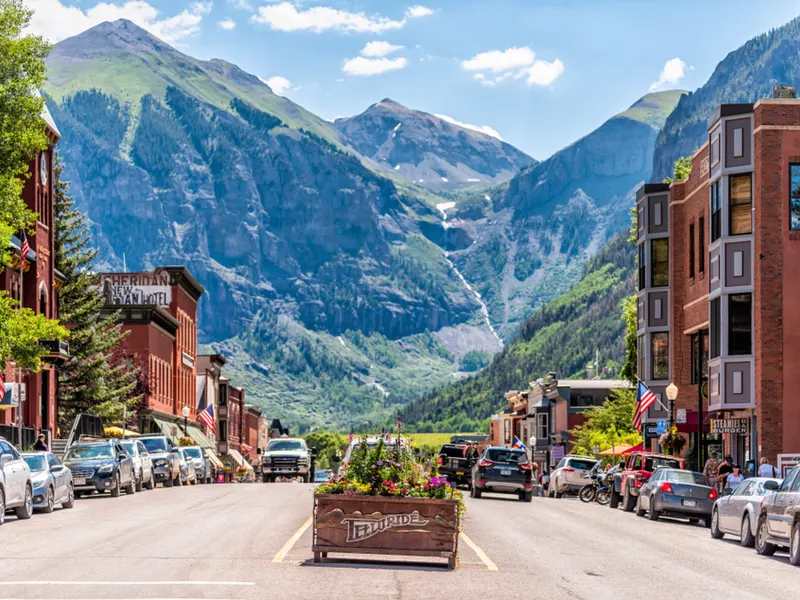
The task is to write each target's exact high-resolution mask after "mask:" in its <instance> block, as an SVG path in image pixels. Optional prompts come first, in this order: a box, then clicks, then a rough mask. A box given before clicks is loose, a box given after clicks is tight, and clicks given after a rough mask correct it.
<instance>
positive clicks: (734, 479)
mask: <svg viewBox="0 0 800 600" xmlns="http://www.w3.org/2000/svg"><path fill="white" fill-rule="evenodd" d="M743 481H744V475H742V469H741V467H740V466H739V465H733V472H732V473H730V474H729V475H728V477H727V478H726V480H725V487H726V488H730V489H732V490H734V489H736V487H737V486H738V485H739V484H740V483H742V482H743Z"/></svg>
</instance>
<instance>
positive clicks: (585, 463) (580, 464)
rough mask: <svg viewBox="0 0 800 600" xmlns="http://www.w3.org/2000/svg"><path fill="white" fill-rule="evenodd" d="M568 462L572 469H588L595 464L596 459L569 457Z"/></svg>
mask: <svg viewBox="0 0 800 600" xmlns="http://www.w3.org/2000/svg"><path fill="white" fill-rule="evenodd" d="M568 464H569V466H570V467H572V468H573V469H583V470H585V471H588V470H589V469H591V468H592V467H594V466H595V465H596V464H597V461H596V460H591V459H584V458H570V459H569V463H568Z"/></svg>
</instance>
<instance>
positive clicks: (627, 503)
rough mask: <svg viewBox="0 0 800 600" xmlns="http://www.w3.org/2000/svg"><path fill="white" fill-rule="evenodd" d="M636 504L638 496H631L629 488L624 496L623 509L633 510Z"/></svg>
mask: <svg viewBox="0 0 800 600" xmlns="http://www.w3.org/2000/svg"><path fill="white" fill-rule="evenodd" d="M635 505H636V496H631V495H630V494H629V493H628V490H627V489H626V490H625V495H624V496H623V497H622V510H624V511H625V512H633V507H634V506H635Z"/></svg>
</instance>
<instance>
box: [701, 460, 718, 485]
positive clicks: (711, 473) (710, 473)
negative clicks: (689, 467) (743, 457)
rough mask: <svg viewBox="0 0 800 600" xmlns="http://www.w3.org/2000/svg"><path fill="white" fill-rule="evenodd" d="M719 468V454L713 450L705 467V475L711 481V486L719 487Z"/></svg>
mask: <svg viewBox="0 0 800 600" xmlns="http://www.w3.org/2000/svg"><path fill="white" fill-rule="evenodd" d="M718 470H719V455H718V454H717V453H716V452H712V453H711V456H710V457H709V458H708V460H707V461H706V464H705V466H704V467H703V475H705V476H706V478H708V480H709V481H710V482H711V487H713V488H715V487H717V471H718Z"/></svg>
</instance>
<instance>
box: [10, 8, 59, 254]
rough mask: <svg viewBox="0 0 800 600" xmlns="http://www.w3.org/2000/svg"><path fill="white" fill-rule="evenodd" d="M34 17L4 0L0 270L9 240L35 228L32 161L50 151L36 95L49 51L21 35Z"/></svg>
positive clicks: (41, 106)
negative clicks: (29, 194)
mask: <svg viewBox="0 0 800 600" xmlns="http://www.w3.org/2000/svg"><path fill="white" fill-rule="evenodd" d="M32 14H33V12H32V11H31V10H29V9H27V8H26V7H25V3H24V2H23V0H0V266H3V265H7V264H8V260H9V258H10V255H9V252H8V248H9V247H10V242H11V235H12V234H14V233H17V232H18V231H20V230H22V229H27V228H28V227H30V226H31V224H32V223H33V222H34V219H35V215H34V214H33V212H31V211H30V210H29V209H28V207H27V206H26V204H25V202H24V201H23V200H22V188H23V186H24V184H25V178H26V177H27V176H28V164H29V162H30V160H31V158H32V157H33V156H34V155H35V153H36V152H38V151H40V150H45V149H46V148H47V146H48V140H47V135H46V133H45V127H44V123H43V121H42V119H41V116H40V115H41V114H42V110H43V109H44V99H43V98H42V97H41V96H40V95H39V93H38V90H39V89H40V88H41V87H42V86H43V85H44V82H45V64H44V59H45V57H46V56H47V54H48V53H49V52H50V45H49V44H47V43H46V42H45V41H44V40H43V39H42V38H41V37H39V36H35V35H23V32H24V30H25V28H26V27H27V25H28V23H29V22H30V18H31V15H32Z"/></svg>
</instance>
